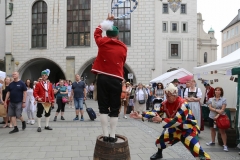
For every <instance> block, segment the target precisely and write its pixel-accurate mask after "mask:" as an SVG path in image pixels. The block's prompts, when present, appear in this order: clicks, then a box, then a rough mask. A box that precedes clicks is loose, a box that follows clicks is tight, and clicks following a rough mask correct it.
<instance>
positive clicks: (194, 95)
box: [184, 80, 202, 128]
mask: <svg viewBox="0 0 240 160" xmlns="http://www.w3.org/2000/svg"><path fill="white" fill-rule="evenodd" d="M189 86H190V87H189V88H186V90H185V92H184V98H185V99H186V100H187V102H188V104H189V107H190V109H191V110H192V113H193V115H194V117H195V119H196V120H197V125H198V126H199V128H201V107H200V103H199V102H200V100H201V98H202V91H201V89H200V88H197V87H195V86H196V81H195V80H190V81H189Z"/></svg>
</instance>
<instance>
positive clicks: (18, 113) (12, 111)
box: [8, 102, 23, 118]
mask: <svg viewBox="0 0 240 160" xmlns="http://www.w3.org/2000/svg"><path fill="white" fill-rule="evenodd" d="M22 111H23V108H22V102H18V103H12V102H10V103H9V106H8V116H9V117H17V118H20V117H22Z"/></svg>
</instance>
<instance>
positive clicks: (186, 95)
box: [184, 87, 202, 98]
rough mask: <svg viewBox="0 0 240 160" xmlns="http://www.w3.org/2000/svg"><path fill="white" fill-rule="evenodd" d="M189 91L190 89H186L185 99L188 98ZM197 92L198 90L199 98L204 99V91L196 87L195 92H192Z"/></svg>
mask: <svg viewBox="0 0 240 160" xmlns="http://www.w3.org/2000/svg"><path fill="white" fill-rule="evenodd" d="M189 89H190V88H186V90H185V92H184V97H188V92H190V91H189ZM196 90H197V98H202V91H201V89H200V88H197V87H195V89H194V91H192V92H196Z"/></svg>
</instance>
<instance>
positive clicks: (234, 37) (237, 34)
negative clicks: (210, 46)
mask: <svg viewBox="0 0 240 160" xmlns="http://www.w3.org/2000/svg"><path fill="white" fill-rule="evenodd" d="M239 48H240V9H239V10H238V14H237V16H236V17H234V18H233V20H232V21H231V22H230V23H229V24H228V25H227V26H226V27H225V28H224V29H223V30H222V57H225V56H226V55H228V54H230V53H232V52H234V51H235V50H237V49H239Z"/></svg>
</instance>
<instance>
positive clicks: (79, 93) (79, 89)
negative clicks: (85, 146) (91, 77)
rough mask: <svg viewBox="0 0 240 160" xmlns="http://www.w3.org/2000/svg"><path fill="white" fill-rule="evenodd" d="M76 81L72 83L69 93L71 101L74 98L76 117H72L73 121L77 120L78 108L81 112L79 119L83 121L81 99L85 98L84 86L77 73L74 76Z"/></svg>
mask: <svg viewBox="0 0 240 160" xmlns="http://www.w3.org/2000/svg"><path fill="white" fill-rule="evenodd" d="M75 78H76V82H73V84H72V93H71V101H72V100H73V98H74V105H75V109H76V117H75V118H74V119H73V120H74V121H76V120H79V118H78V116H79V110H80V113H81V119H80V121H84V118H83V100H86V94H87V92H86V86H85V83H84V82H83V81H81V79H80V76H79V75H78V74H77V75H76V76H75Z"/></svg>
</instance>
